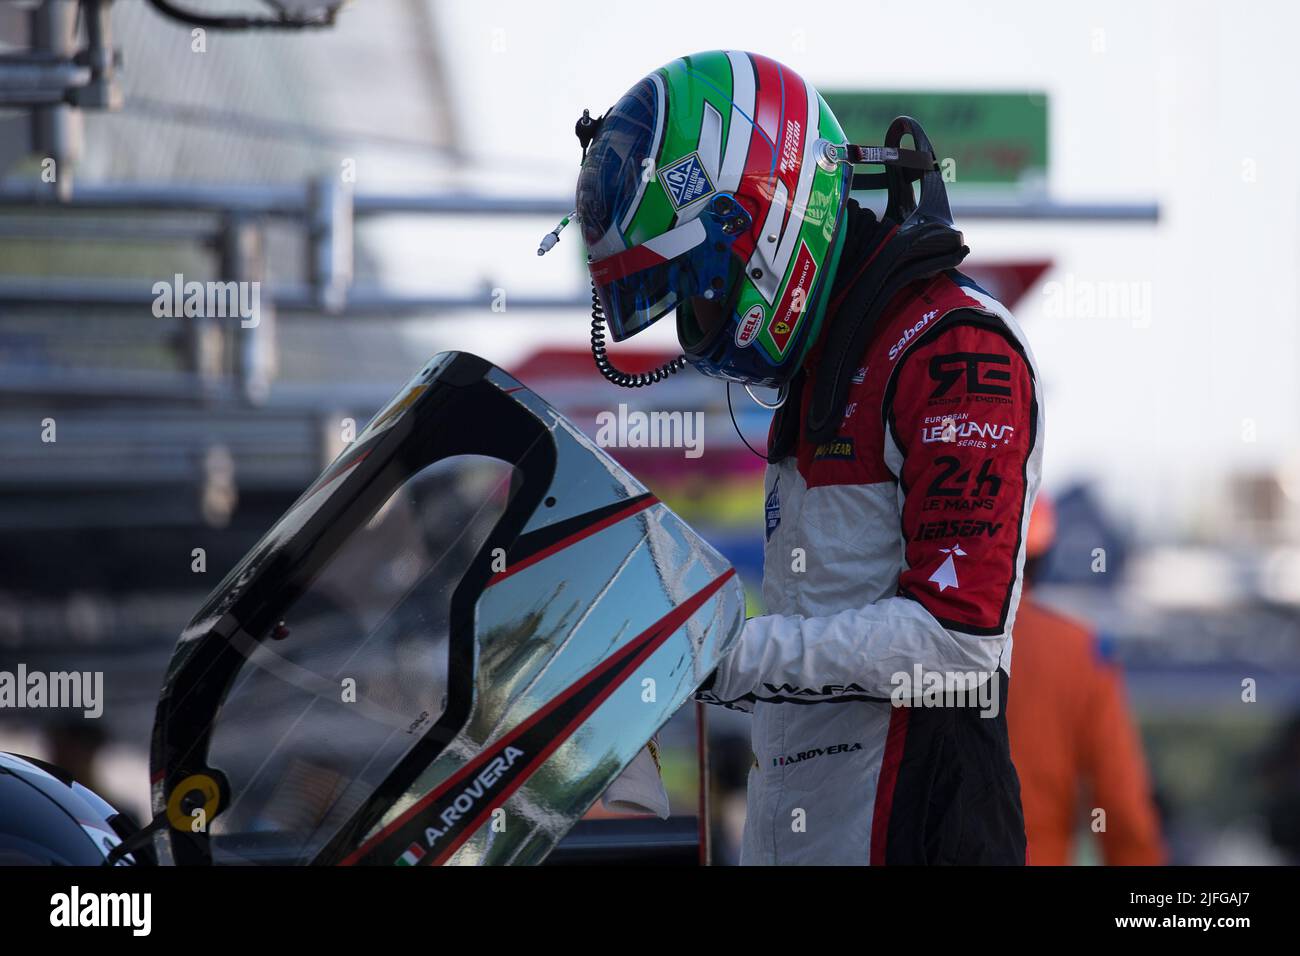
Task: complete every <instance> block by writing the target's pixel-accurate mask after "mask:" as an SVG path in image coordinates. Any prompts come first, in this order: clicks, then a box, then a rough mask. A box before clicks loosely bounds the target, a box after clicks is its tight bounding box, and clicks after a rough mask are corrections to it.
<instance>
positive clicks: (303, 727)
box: [209, 456, 515, 863]
mask: <svg viewBox="0 0 1300 956" xmlns="http://www.w3.org/2000/svg"><path fill="white" fill-rule="evenodd" d="M514 474H515V469H514V468H513V467H512V466H511V465H509V464H507V463H505V462H503V461H498V460H496V459H492V458H483V457H477V456H458V457H455V458H449V459H445V460H443V461H439V462H436V463H434V464H432V465H430V466H428V467H427V468H425V469H424V470H422V471H420V472H419V473H418V474H416V475H415V476H413V477H412V478H411V479H410V480H408V481H407V482H406V483H405V484H403V485H402V487H400V488H399V489H398V490H397V491H396V492H394V493H393V494H392V495H391V496H390V497H389V499H388V500H387V502H385V504H384V505H383V506H382V507H380V508H379V509H378V511H376V513H375V514H374V516H373V517H372V518H371V519H370V520H369V521H368V522H367V523H366V524H365V525H364V526H363V527H362V528H359V529H358V530H357V531H356V532H355V533H354V534H353V535H352V536H351V537H350V538H349V539H348V540H347V541H346V542H345V543H344V545H343V546H342V548H341V549H340V550H339V552H338V553H337V554H336V555H335V556H334V558H333V559H332V560H331V561H330V562H329V564H328V565H326V567H325V568H324V569H323V571H322V572H321V573H320V574H319V575H318V576H317V577H316V579H315V581H313V582H312V584H311V585H310V587H309V588H308V589H307V591H306V592H305V593H304V594H303V595H302V596H301V597H300V598H299V599H298V600H297V601H295V602H294V603H293V605H291V607H290V608H289V610H288V611H287V612H286V613H285V614H284V617H283V620H282V621H280V622H277V623H276V624H275V625H274V626H273V627H272V629H271V633H270V634H267V635H259V637H261V638H263V639H262V640H261V642H260V643H259V644H258V645H257V647H256V648H255V649H254V650H253V652H252V654H251V655H250V657H249V661H248V663H247V664H245V665H244V668H243V670H242V671H241V673H240V675H239V677H238V678H237V680H236V682H235V684H234V686H233V688H232V689H231V692H230V695H229V698H228V699H227V702H226V703H225V705H224V706H223V707H222V710H221V712H220V716H219V717H218V719H217V725H216V727H215V729H214V732H213V737H212V743H211V747H210V749H209V759H210V763H211V765H212V766H213V767H216V768H218V769H221V770H222V771H224V772H225V773H226V775H227V777H228V778H229V780H230V784H231V805H230V806H229V808H228V809H226V810H224V811H223V812H222V814H221V815H220V816H219V817H218V818H217V819H216V820H215V821H214V822H213V825H212V831H211V832H212V836H213V859H214V862H218V863H220V862H267V863H273V862H280V863H289V862H306V861H309V860H310V859H311V858H312V857H313V856H314V855H315V854H316V853H317V852H318V851H319V850H320V849H321V848H322V847H323V846H324V844H325V843H326V842H327V841H328V840H329V838H330V837H331V836H332V835H333V834H334V832H335V831H336V830H337V829H338V827H340V826H341V825H342V824H343V823H344V822H346V821H347V819H348V818H349V817H350V816H351V815H352V814H353V813H354V812H355V811H356V810H357V809H358V808H359V807H360V806H361V805H362V804H363V803H364V802H365V800H366V799H367V797H368V796H369V795H370V793H372V792H373V790H374V789H375V787H376V786H378V784H379V783H380V782H381V781H382V780H383V779H384V778H385V777H386V776H387V775H388V773H389V772H390V771H391V770H392V768H393V766H394V765H395V764H396V763H397V762H398V761H399V760H400V759H401V758H402V757H403V756H404V755H405V754H406V753H407V751H408V750H409V749H410V748H411V747H412V746H413V745H414V744H415V743H416V741H418V740H419V738H420V736H421V735H422V734H424V733H425V732H426V731H427V730H428V729H429V727H430V726H432V724H433V723H434V722H435V721H436V720H437V719H438V717H439V716H440V715H441V714H442V712H443V709H444V707H445V703H446V700H445V695H446V688H447V657H448V653H447V650H448V649H447V637H448V615H449V609H450V604H451V598H452V594H453V593H454V591H455V589H456V585H457V584H458V583H459V581H460V579H461V577H462V576H463V575H464V573H465V570H466V569H467V568H468V566H469V564H470V562H471V560H472V559H473V557H474V556H475V554H477V552H478V551H479V549H480V548H481V547H482V545H483V542H484V541H485V540H486V538H487V536H488V534H489V533H490V532H491V530H492V528H493V526H494V525H495V524H496V522H497V520H498V519H499V518H500V516H501V514H502V513H503V512H504V511H505V508H506V506H507V504H508V503H509V496H510V494H511V490H512V487H513V485H512V478H513V476H514Z"/></svg>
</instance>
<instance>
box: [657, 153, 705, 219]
mask: <svg viewBox="0 0 1300 956" xmlns="http://www.w3.org/2000/svg"><path fill="white" fill-rule="evenodd" d="M658 175H659V181H660V182H661V183H663V184H664V192H666V193H668V198H669V199H671V200H672V203H673V208H674V209H681V208H682V207H683V206H689V205H690V204H691V203H693V202H695V200H697V199H703V198H704V197H705V196H708V195H709V194H711V193H712V192H713V183H712V182H711V181H710V180H709V174H708V173H706V172H705V171H704V164H703V163H701V162H700V154H699V153H690V154H689V155H687V156H683V157H682V158H681V159H679V160H677V162H675V163H673V164H672V165H671V166H666V167H664V168H663V169H661V170H659V174H658Z"/></svg>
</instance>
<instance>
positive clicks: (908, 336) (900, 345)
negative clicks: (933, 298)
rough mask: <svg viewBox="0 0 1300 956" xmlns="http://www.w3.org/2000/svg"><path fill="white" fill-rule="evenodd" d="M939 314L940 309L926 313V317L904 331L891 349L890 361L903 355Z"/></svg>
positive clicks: (922, 317)
mask: <svg viewBox="0 0 1300 956" xmlns="http://www.w3.org/2000/svg"><path fill="white" fill-rule="evenodd" d="M938 314H939V310H938V309H931V310H930V311H929V312H927V313H925V315H923V316H921V318H919V319H918V320H917V322H916V324H915V325H913V326H911V327H909V328H906V329H904V330H903V335H902V338H900V339H899V340H898V341H897V342H895V343H894V344H893V345H891V346H890V347H889V361H891V362H892V361H894V359H896V358H898V356H899V355H900V354H902V351H903V349H905V348H906V347H907V343H908V342H910V341H912V339H914V338H916V337H917V336H918V335H920V334H921V330H922V329H923V328H925V327H926V326H927V325H929V324H930V320H931V319H933V318H934V317H935V316H936V315H938Z"/></svg>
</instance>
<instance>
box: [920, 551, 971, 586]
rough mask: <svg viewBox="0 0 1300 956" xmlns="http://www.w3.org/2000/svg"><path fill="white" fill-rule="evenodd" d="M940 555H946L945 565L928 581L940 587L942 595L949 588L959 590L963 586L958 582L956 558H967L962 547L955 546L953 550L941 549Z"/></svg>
mask: <svg viewBox="0 0 1300 956" xmlns="http://www.w3.org/2000/svg"><path fill="white" fill-rule="evenodd" d="M939 553H940V554H946V555H947V557H946V558H944V560H943V563H942V564H940V565H939V567H938V568H937V569H936V570H935V572H934V574H932V575H930V577H929V578H927V579H926V580H928V581H930V582H931V583H932V584H937V585H938V586H939V593H940V594H942V593H943V592H944V591H946V590H948V589H949V588H959V587H961V584H960V583H959V582H958V580H957V564H956V562H955V561H954V560H953V559H954V558H958V557H961V558H964V557H966V552H965V551H963V550H962V548H961V545H959V544H954V545H953V546H952V547H951V548H940V549H939Z"/></svg>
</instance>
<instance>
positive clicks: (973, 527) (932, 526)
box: [912, 521, 1003, 541]
mask: <svg viewBox="0 0 1300 956" xmlns="http://www.w3.org/2000/svg"><path fill="white" fill-rule="evenodd" d="M1002 524H1003V523H1002V522H1001V521H926V522H923V523H922V524H921V526H920V527H919V528H917V529H916V534H914V535H912V540H913V541H934V540H936V539H938V538H992V537H994V536H996V535H997V533H998V532H999V531H1001V530H1002Z"/></svg>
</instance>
